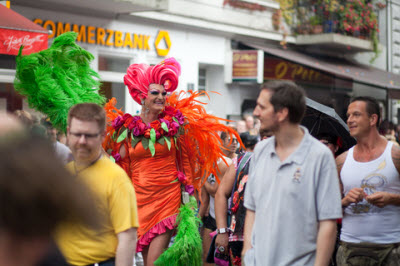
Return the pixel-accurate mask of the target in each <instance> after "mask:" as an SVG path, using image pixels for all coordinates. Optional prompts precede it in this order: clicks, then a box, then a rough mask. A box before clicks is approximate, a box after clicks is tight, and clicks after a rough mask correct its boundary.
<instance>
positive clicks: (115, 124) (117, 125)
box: [112, 116, 124, 129]
mask: <svg viewBox="0 0 400 266" xmlns="http://www.w3.org/2000/svg"><path fill="white" fill-rule="evenodd" d="M123 124H124V121H123V120H122V117H121V116H118V117H117V118H115V119H114V120H113V121H112V126H113V128H114V129H118V128H120V127H121V126H122V125H123Z"/></svg>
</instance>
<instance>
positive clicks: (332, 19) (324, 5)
mask: <svg viewBox="0 0 400 266" xmlns="http://www.w3.org/2000/svg"><path fill="white" fill-rule="evenodd" d="M281 6H282V5H281ZM384 7H385V6H382V4H376V5H374V4H372V1H370V0H308V1H307V0H297V1H294V4H293V5H292V6H290V7H287V10H284V12H286V13H290V14H291V18H290V19H291V23H290V26H291V30H292V32H293V33H294V34H296V35H309V34H324V33H330V34H340V35H344V36H351V37H355V38H359V39H365V40H369V41H370V42H371V49H372V51H374V52H375V53H376V54H378V45H379V39H378V32H379V25H378V18H377V13H376V11H377V10H378V9H381V8H384ZM303 39H304V37H303Z"/></svg>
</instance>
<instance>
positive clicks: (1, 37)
mask: <svg viewBox="0 0 400 266" xmlns="http://www.w3.org/2000/svg"><path fill="white" fill-rule="evenodd" d="M47 36H48V35H47V34H45V33H38V32H29V31H21V30H10V29H0V54H9V55H17V54H18V51H19V48H20V47H21V45H23V46H24V49H23V51H22V54H23V55H27V54H31V53H36V52H39V51H41V50H44V49H47Z"/></svg>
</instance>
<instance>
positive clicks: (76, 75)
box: [14, 32, 105, 132]
mask: <svg viewBox="0 0 400 266" xmlns="http://www.w3.org/2000/svg"><path fill="white" fill-rule="evenodd" d="M76 37H77V33H75V32H66V33H64V34H62V35H60V36H58V37H57V38H55V39H54V41H53V44H52V45H51V47H50V48H48V49H46V50H43V51H41V52H38V53H34V54H30V55H27V56H22V49H23V47H21V49H20V51H19V54H18V56H17V68H16V75H15V81H14V87H15V89H16V90H17V91H18V92H19V93H20V94H21V95H23V96H26V97H27V100H28V103H29V106H30V107H31V108H34V109H36V110H38V111H40V112H42V113H44V114H46V115H47V116H48V117H49V118H50V121H51V122H52V124H53V125H54V127H55V128H57V129H59V130H62V131H63V132H66V129H67V117H68V111H69V109H70V108H71V107H72V106H73V105H75V104H78V103H84V102H91V103H97V104H99V105H103V104H104V103H105V98H104V97H103V96H101V95H100V94H98V90H99V86H100V82H99V79H100V77H99V75H98V74H97V72H95V71H94V70H92V69H91V68H90V62H91V61H93V59H94V57H93V55H92V54H91V53H89V52H87V51H86V50H84V49H83V48H82V47H80V46H78V45H77V44H76V43H75V39H76Z"/></svg>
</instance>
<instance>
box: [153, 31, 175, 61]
mask: <svg viewBox="0 0 400 266" xmlns="http://www.w3.org/2000/svg"><path fill="white" fill-rule="evenodd" d="M163 44H164V46H163ZM154 46H155V48H156V52H157V55H158V56H167V55H168V53H169V49H171V39H170V38H169V33H168V31H165V30H160V31H159V32H158V34H157V37H156V40H155V41H154ZM161 47H163V48H161ZM164 47H165V48H164Z"/></svg>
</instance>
